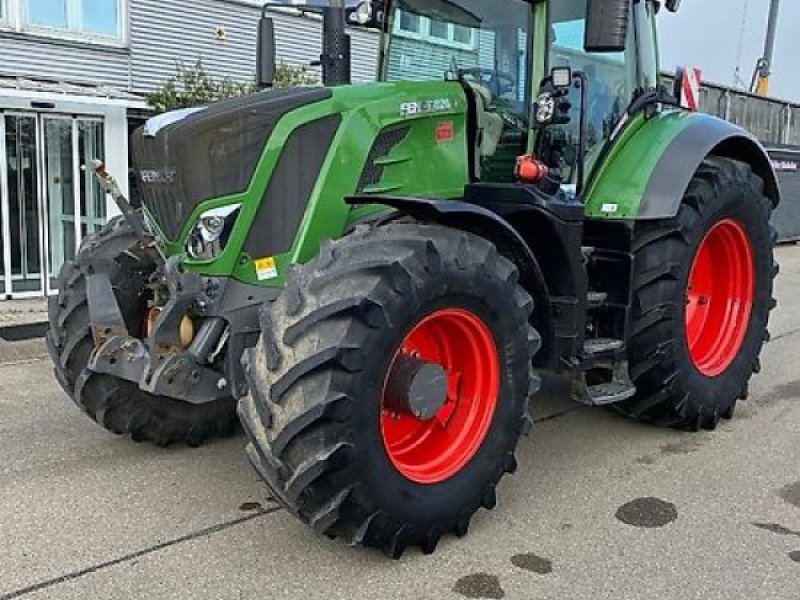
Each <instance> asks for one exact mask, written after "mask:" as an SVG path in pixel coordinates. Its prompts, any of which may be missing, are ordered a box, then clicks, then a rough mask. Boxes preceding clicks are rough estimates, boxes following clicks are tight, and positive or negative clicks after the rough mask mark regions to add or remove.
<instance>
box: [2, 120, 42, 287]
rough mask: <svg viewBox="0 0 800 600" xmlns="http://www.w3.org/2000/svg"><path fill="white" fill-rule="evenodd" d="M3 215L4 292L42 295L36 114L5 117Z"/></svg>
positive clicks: (40, 206)
mask: <svg viewBox="0 0 800 600" xmlns="http://www.w3.org/2000/svg"><path fill="white" fill-rule="evenodd" d="M4 126H5V127H4V128H5V132H4V154H5V157H4V158H5V161H4V163H5V164H4V165H3V168H4V171H5V173H4V178H3V184H4V185H3V188H4V190H3V209H4V210H3V214H4V219H3V221H4V228H5V231H6V236H5V241H4V243H3V246H4V253H6V254H8V257H7V258H6V263H5V264H6V267H7V269H8V272H7V275H6V284H7V286H8V287H7V288H6V289H5V290H4V292H5V293H7V294H8V293H10V294H12V295H14V296H17V297H25V296H37V295H41V294H42V292H43V289H44V286H43V283H44V282H43V269H42V261H41V257H42V242H43V239H44V237H43V234H42V219H41V216H42V203H41V195H40V180H39V161H38V154H37V149H38V143H37V140H38V135H39V124H38V119H37V117H36V115H29V114H13V113H12V114H6V115H5V116H4Z"/></svg>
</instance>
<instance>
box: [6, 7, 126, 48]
mask: <svg viewBox="0 0 800 600" xmlns="http://www.w3.org/2000/svg"><path fill="white" fill-rule="evenodd" d="M2 1H3V0H0V2H2ZM14 1H15V2H16V3H18V6H19V10H20V12H21V19H20V22H21V23H22V29H23V30H27V31H34V32H47V33H50V34H54V35H59V36H66V37H71V38H78V39H81V38H89V39H94V40H101V41H102V40H107V41H116V42H122V41H123V40H124V27H123V24H124V19H123V15H124V14H125V11H124V8H125V4H124V2H125V0H12V2H14Z"/></svg>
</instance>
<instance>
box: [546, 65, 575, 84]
mask: <svg viewBox="0 0 800 600" xmlns="http://www.w3.org/2000/svg"><path fill="white" fill-rule="evenodd" d="M550 78H551V79H552V81H553V86H554V87H557V88H568V87H569V86H570V85H571V84H572V69H570V68H569V67H554V68H553V70H552V71H551V72H550Z"/></svg>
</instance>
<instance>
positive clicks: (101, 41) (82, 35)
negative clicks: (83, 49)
mask: <svg viewBox="0 0 800 600" xmlns="http://www.w3.org/2000/svg"><path fill="white" fill-rule="evenodd" d="M114 1H115V2H116V3H117V10H118V14H117V31H116V33H115V34H113V35H107V34H102V33H95V32H89V31H81V29H80V27H81V19H82V15H81V11H82V2H81V0H64V2H65V3H66V17H67V26H66V27H57V26H49V25H37V24H35V23H30V22H29V17H28V10H29V5H28V0H0V2H2V3H4V4H5V9H6V12H5V13H4V14H5V18H4V19H0V29H3V30H6V31H13V32H15V33H20V34H24V35H29V36H32V37H40V38H46V39H55V40H63V41H71V42H78V43H86V44H93V45H101V46H108V47H113V48H126V47H127V46H128V45H129V41H130V38H129V35H130V20H129V18H130V17H129V16H130V2H131V0H114Z"/></svg>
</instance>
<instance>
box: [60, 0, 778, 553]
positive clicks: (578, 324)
mask: <svg viewBox="0 0 800 600" xmlns="http://www.w3.org/2000/svg"><path fill="white" fill-rule="evenodd" d="M334 4H335V5H334V6H327V7H324V8H321V9H320V11H321V12H322V13H323V22H324V32H325V35H324V49H323V54H322V57H321V61H320V62H321V65H322V67H323V73H324V80H325V84H326V85H325V86H321V87H306V88H295V89H281V90H278V89H265V90H264V91H261V92H259V93H256V94H253V95H250V96H247V97H242V98H237V99H234V100H230V101H224V102H220V103H218V104H215V105H212V106H207V107H202V108H196V109H187V110H183V111H177V112H173V113H167V114H165V115H161V116H158V117H155V118H153V119H151V120H150V121H149V122H148V123H147V124H146V125H145V126H144V127H143V128H141V129H140V130H138V131H137V132H136V133H135V135H134V137H133V142H132V147H133V155H134V166H135V174H136V179H137V183H138V187H139V189H140V194H141V199H142V201H141V206H134V205H131V204H130V203H129V202H128V201H127V200H126V199H125V198H124V197H122V195H121V194H120V193H119V190H118V188H117V187H116V186H115V184H114V181H113V179H112V178H111V177H110V176H109V175H108V174H107V173H105V171H104V170H103V168H102V166H101V165H98V169H97V172H98V178H99V180H100V181H101V183H102V185H103V186H104V188H105V189H106V190H107V191H108V192H109V193H111V194H112V196H113V197H114V198H115V200H116V201H117V203H118V205H119V207H120V209H121V211H122V213H123V216H122V217H118V218H116V219H114V220H112V221H111V222H110V223H109V224H108V226H107V227H106V228H105V230H104V231H102V232H101V233H99V234H98V235H96V236H90V237H89V238H87V239H86V240H85V241H84V243H83V244H82V246H81V248H80V251H79V252H78V255H77V257H76V258H75V260H74V261H73V262H71V263H69V264H67V265H66V266H65V267H64V270H63V272H62V273H61V276H60V291H59V295H58V297H57V298H54V299H53V300H52V302H51V305H50V320H51V328H50V332H49V336H48V342H49V347H50V351H51V354H52V357H53V361H54V363H55V372H56V375H57V377H58V380H59V381H60V383H61V385H62V386H63V388H64V389H65V391H66V392H67V394H68V395H69V396H70V397H71V398H72V399H73V400H74V401H75V403H76V404H77V405H78V406H79V407H80V408H81V409H82V410H83V411H84V412H86V413H87V414H88V415H89V416H90V417H92V418H93V419H94V420H95V421H97V422H98V423H99V424H100V425H102V426H103V427H105V428H107V429H109V430H111V431H113V432H115V433H118V434H129V435H130V436H131V437H132V438H133V439H134V440H137V441H139V440H147V441H152V442H154V443H156V444H159V445H167V444H169V443H172V442H186V443H188V444H190V445H197V444H200V443H202V442H203V441H205V440H206V439H208V438H211V437H213V436H220V435H225V434H228V433H229V432H231V431H232V430H234V429H235V426H236V424H237V422H238V421H239V420H240V421H241V423H242V424H243V426H244V430H245V432H246V436H247V454H248V456H249V458H250V460H251V461H252V463H253V465H254V466H255V468H256V469H257V471H258V472H259V473H260V475H261V477H262V478H263V480H264V482H265V483H266V485H267V487H268V488H269V492H270V493H271V494H272V496H273V497H274V498H275V500H276V501H278V502H279V503H281V504H282V505H283V506H285V507H286V508H287V509H288V510H289V512H291V513H292V514H294V515H296V516H297V517H298V518H299V519H301V520H302V521H304V522H305V523H307V524H309V525H311V526H312V527H313V528H314V529H315V530H316V531H318V532H319V533H321V534H324V535H326V536H328V537H332V538H339V539H342V540H344V541H346V542H348V543H350V544H354V545H364V546H369V547H377V548H381V549H383V550H384V551H385V552H386V553H387V554H388V555H389V556H392V557H399V556H400V555H401V554H402V553H403V551H404V550H405V549H406V548H407V547H409V546H416V547H419V548H421V549H422V550H423V551H424V552H426V553H429V552H433V551H434V549H435V548H436V545H437V543H438V541H439V540H440V538H441V537H442V536H443V535H446V534H448V533H454V534H456V535H459V536H461V535H464V534H465V533H466V531H467V529H468V526H469V522H470V519H471V517H472V516H473V514H474V513H475V512H476V511H477V510H478V509H479V508H480V507H485V508H489V509H491V508H493V507H494V506H495V488H496V486H497V484H498V482H499V481H500V479H501V478H502V477H503V475H504V474H506V473H512V472H513V471H514V470H515V469H516V468H517V463H516V460H515V450H516V446H517V443H518V441H519V438H520V436H521V435H523V434H527V433H528V432H529V431H530V430H531V427H532V425H533V421H532V419H531V413H530V412H529V400H530V399H531V398H532V397H533V398H534V401H535V394H536V392H537V390H538V389H539V385H540V377H542V375H543V374H548V373H552V374H555V375H558V376H561V377H564V378H566V379H567V380H568V381H569V382H570V389H571V395H572V397H573V399H574V400H575V401H577V402H581V403H584V404H587V405H590V406H604V405H611V406H613V408H614V409H616V410H617V411H618V412H620V413H622V414H624V415H627V416H629V417H631V418H633V419H637V420H640V421H642V422H645V423H653V424H658V425H663V426H670V427H674V428H679V429H684V430H690V431H697V430H700V429H708V430H711V429H714V428H715V427H716V426H717V424H718V423H719V421H720V420H721V419H728V418H731V417H732V416H733V413H734V409H735V406H736V403H737V401H738V400H740V399H744V398H746V397H747V388H748V381H749V380H750V378H751V376H752V375H753V373H755V372H758V370H759V368H760V367H759V354H760V352H761V349H762V345H763V344H764V342H765V340H766V339H767V337H768V333H767V321H768V317H769V313H770V310H771V309H772V308H773V307H774V306H775V301H774V300H773V298H772V290H773V278H774V277H775V275H776V274H777V265H776V263H775V261H774V260H773V254H772V247H773V233H772V230H771V228H770V224H769V222H770V215H771V213H772V211H773V209H774V208H775V206H776V205H777V203H778V201H779V190H778V184H777V180H776V177H775V174H774V172H773V170H772V167H771V164H770V161H769V159H768V157H767V155H766V153H765V152H764V150H763V148H762V147H761V146H760V145H759V143H758V142H757V141H756V139H755V138H754V137H753V136H752V135H750V134H748V133H747V132H745V131H743V130H741V129H739V128H737V127H735V126H734V125H731V124H730V123H727V122H724V121H721V120H719V119H716V118H713V117H710V116H706V115H703V114H700V113H698V112H696V111H692V110H687V109H686V108H684V106H689V105H691V101H692V98H691V96H692V95H693V94H694V93H695V92H696V90H693V89H692V86H691V83H692V82H691V79H692V75H693V74H694V72H688V74H687V77H684V78H680V77H679V78H678V80H679V83H678V85H677V86H675V88H674V89H667V88H666V87H665V86H664V85H662V83H661V81H660V78H659V63H658V48H657V40H656V15H657V13H658V12H659V11H660V10H664V9H668V10H672V11H674V10H677V9H678V2H677V1H676V0H669V1H667V2H666V3H665V5H664V6H663V7H662V5H661V3H660V2H658V1H656V0H550V1H544V0H534V1H531V0H384V1H376V0H373V1H369V2H361V3H359V4H358V6H350V7H347V6H342V5H341V4H342V3H341V2H337V3H334ZM346 22H349V23H350V24H351V25H354V26H359V25H361V26H367V27H372V28H378V29H380V31H381V32H382V38H381V43H380V62H379V64H380V66H379V70H380V77H379V79H380V82H379V83H375V84H368V85H350V84H349V71H350V63H349V61H350V44H349V38H348V35H347V34H346V28H345V23H346ZM273 31H274V29H273V24H272V22H271V20H270V19H269V18H268V16H267V13H266V12H265V13H264V15H263V16H262V19H261V23H260V42H259V75H260V78H261V80H262V81H263V83H264V85H265V86H266V87H267V88H268V87H269V83H270V82H271V79H272V73H273V72H274V47H275V39H274V33H273ZM237 408H238V419H237Z"/></svg>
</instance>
